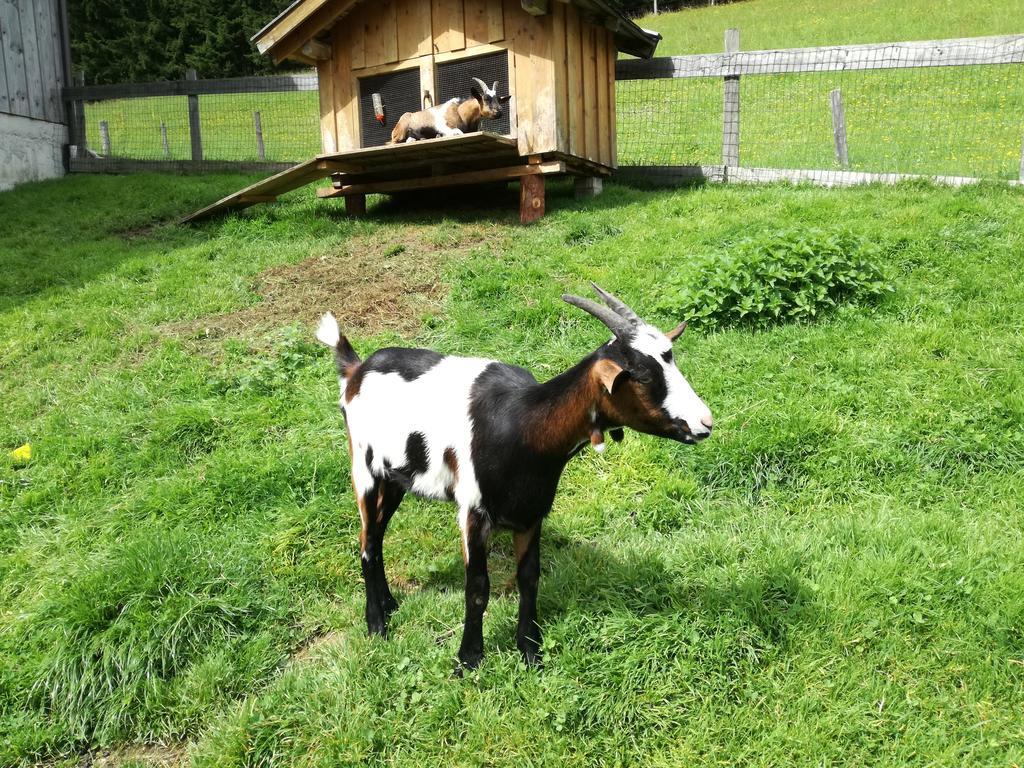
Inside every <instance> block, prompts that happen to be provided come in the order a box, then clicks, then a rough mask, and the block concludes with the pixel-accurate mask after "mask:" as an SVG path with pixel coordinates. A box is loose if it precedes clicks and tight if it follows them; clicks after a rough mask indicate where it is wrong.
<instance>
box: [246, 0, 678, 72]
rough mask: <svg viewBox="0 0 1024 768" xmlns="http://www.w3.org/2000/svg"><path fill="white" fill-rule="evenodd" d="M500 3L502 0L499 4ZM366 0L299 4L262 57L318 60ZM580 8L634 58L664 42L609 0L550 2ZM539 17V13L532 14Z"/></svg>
mask: <svg viewBox="0 0 1024 768" xmlns="http://www.w3.org/2000/svg"><path fill="white" fill-rule="evenodd" d="M496 1H498V2H500V0H496ZM360 2H362V0H295V2H293V3H292V4H291V5H289V6H288V7H287V8H285V9H284V10H283V11H282V12H281V13H279V14H278V15H277V16H276V17H274V19H273V20H271V21H270V22H269V23H268V24H267V25H266V26H265V27H263V29H261V30H260V31H259V32H257V33H256V34H255V35H253V37H252V42H253V43H255V44H256V48H257V49H258V50H259V52H260V53H263V54H266V55H268V56H271V57H272V58H273V59H274V61H275V62H281V61H283V60H284V59H287V58H294V59H299V60H302V61H310V60H315V59H316V58H317V56H316V54H315V52H314V51H315V47H316V42H315V40H316V38H317V36H319V35H321V34H322V33H323V32H325V31H326V30H328V29H330V28H331V27H332V26H333V25H334V24H335V23H337V22H338V21H339V20H340V19H343V18H344V17H345V16H346V15H347V14H348V13H349V12H350V11H351V10H352V9H353V8H354V7H355V6H357V5H359V3H360ZM547 2H552V3H553V2H562V3H567V4H572V5H575V6H577V7H578V8H579V9H580V11H581V12H583V13H584V14H586V16H587V17H589V18H590V19H591V20H592V22H593V23H595V24H600V25H602V26H605V27H607V28H608V29H610V30H612V32H614V34H615V46H616V48H617V49H618V50H619V51H621V52H623V53H628V54H630V55H632V56H639V57H640V58H644V59H648V58H650V57H651V56H653V55H654V49H655V48H656V47H657V45H658V42H659V41H660V40H661V35H659V34H658V33H657V32H651V31H650V30H645V29H641V28H640V27H638V26H637V25H636V24H635V23H634V22H633V21H632V20H631V19H629V18H628V17H627V16H625V15H624V14H623V13H622V12H621V11H619V10H618V9H616V8H615V7H614V6H613V5H612V4H611V3H610V2H608V0H547ZM522 3H523V7H524V9H525V8H529V9H536V8H537V7H538V6H540V7H544V6H545V5H546V2H544V1H543V0H541V2H538V0H522ZM530 12H531V13H536V11H535V10H530Z"/></svg>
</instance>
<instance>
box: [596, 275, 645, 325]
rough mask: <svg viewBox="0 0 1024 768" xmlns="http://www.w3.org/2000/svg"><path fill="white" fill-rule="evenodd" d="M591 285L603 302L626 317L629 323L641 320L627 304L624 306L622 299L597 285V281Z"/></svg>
mask: <svg viewBox="0 0 1024 768" xmlns="http://www.w3.org/2000/svg"><path fill="white" fill-rule="evenodd" d="M591 286H593V288H594V291H595V292H596V293H597V295H598V296H600V297H601V299H602V300H603V301H604V303H605V304H607V305H608V306H609V307H611V308H612V309H614V310H615V311H616V312H617V313H618V314H620V315H621V316H622V317H624V318H626V319H627V320H629V321H630V322H631V323H639V322H641V320H640V318H639V316H638V315H637V313H636V312H634V311H633V310H632V309H630V308H629V307H628V306H626V303H625V302H624V301H622V300H621V299H617V298H616V297H614V296H612V295H611V294H610V293H608V291H606V290H604V289H603V288H601V286H599V285H598V284H597V283H591Z"/></svg>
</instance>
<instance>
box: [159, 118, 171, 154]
mask: <svg viewBox="0 0 1024 768" xmlns="http://www.w3.org/2000/svg"><path fill="white" fill-rule="evenodd" d="M160 143H161V144H163V147H164V158H165V159H166V160H170V159H171V145H170V144H169V143H168V141H167V123H165V122H163V121H162V120H161V121H160Z"/></svg>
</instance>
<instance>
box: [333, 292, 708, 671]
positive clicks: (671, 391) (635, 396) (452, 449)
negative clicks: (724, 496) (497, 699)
mask: <svg viewBox="0 0 1024 768" xmlns="http://www.w3.org/2000/svg"><path fill="white" fill-rule="evenodd" d="M594 290H595V291H597V294H598V296H600V298H601V299H603V300H604V302H605V304H606V305H607V306H603V305H601V304H598V303H597V302H595V301H591V300H590V299H581V298H579V297H577V296H563V297H562V298H563V299H565V301H567V302H569V303H570V304H574V305H575V306H577V307H579V308H580V309H582V310H584V311H586V312H589V313H590V314H591V315H593V316H594V317H596V318H597V319H598V320H600V321H601V322H603V323H604V324H605V325H606V326H608V328H609V329H610V330H611V332H612V333H613V334H614V338H612V339H611V341H609V342H607V343H606V344H602V345H601V346H600V347H598V349H597V350H596V351H595V352H593V353H592V354H590V355H588V356H587V357H586V358H584V359H583V360H582V361H580V362H579V363H578V364H577V365H575V366H574V367H573V368H571V369H569V370H568V371H566V372H565V373H563V374H561V375H559V376H556V377H555V378H553V379H551V380H550V381H546V382H544V383H543V384H539V383H538V382H537V380H536V379H535V378H534V377H533V376H532V375H531V374H530V372H529V371H527V370H525V369H523V368H519V367H516V366H514V365H507V364H505V363H501V362H497V361H495V360H484V359H481V358H467V357H446V356H444V355H440V354H438V353H437V352H432V351H430V350H426V349H400V348H387V349H381V350H378V351H377V352H374V353H373V354H372V355H370V357H368V358H367V359H366V360H365V361H363V362H360V360H359V358H358V357H357V356H356V353H355V351H354V350H353V349H352V345H351V344H349V342H348V340H347V339H346V338H345V337H344V336H342V335H341V333H340V331H339V329H338V322H337V321H336V320H335V319H334V316H333V315H332V314H330V313H327V314H326V315H324V317H323V319H322V320H321V321H320V327H319V328H318V329H317V333H316V337H317V339H319V340H320V341H321V342H323V343H324V344H326V345H327V346H329V347H331V348H332V349H333V350H334V359H335V363H336V365H337V368H338V376H339V380H340V383H341V398H340V401H339V402H340V405H341V410H342V413H344V415H345V420H346V423H347V425H348V441H349V454H350V456H351V459H352V485H353V487H354V489H355V496H356V503H357V505H358V507H359V516H360V519H361V521H362V532H361V533H360V537H359V543H360V548H361V551H362V567H363V579H364V581H365V583H366V624H367V626H368V627H369V631H370V634H379V635H383V634H384V633H385V631H386V621H387V617H388V616H389V615H390V614H391V613H392V612H393V611H394V610H395V609H396V608H397V607H398V603H397V602H396V601H395V598H394V597H393V596H392V594H391V590H390V589H389V588H388V582H387V579H386V577H385V575H384V554H383V549H382V546H383V540H384V533H385V531H386V530H387V526H388V521H390V520H391V516H392V515H393V514H394V512H395V509H397V507H398V505H399V503H400V502H401V501H402V497H403V496H404V495H405V493H406V491H411V492H412V493H414V494H416V495H417V496H425V497H427V498H433V499H445V500H448V501H454V502H455V503H456V504H457V505H458V508H459V512H458V521H459V528H460V529H461V530H462V556H463V560H464V561H465V566H466V596H465V597H466V617H465V625H464V627H463V634H462V645H461V646H460V648H459V662H460V664H461V666H460V667H457V671H461V668H463V667H465V668H470V669H471V668H473V667H476V666H477V665H478V664H479V663H480V660H481V659H482V658H483V616H484V609H485V608H486V607H487V600H488V594H489V591H490V582H489V579H488V575H487V550H488V541H489V539H490V535H491V532H492V531H493V530H494V529H495V528H496V527H503V528H511V529H512V531H513V535H514V538H515V551H516V561H517V563H518V569H517V572H516V580H517V582H518V585H519V627H518V631H517V634H516V645H518V647H519V650H520V651H521V652H522V654H523V659H524V660H525V661H526V663H527V664H533V663H535V662H536V661H537V660H538V658H539V649H540V639H541V636H540V627H539V626H538V625H537V581H538V578H539V576H540V529H541V522H542V521H543V519H544V517H545V516H546V515H547V514H548V512H550V511H551V505H552V502H553V501H554V498H555V490H556V488H557V487H558V480H559V478H560V477H561V475H562V471H563V469H564V468H565V465H566V464H567V463H568V461H569V459H570V458H572V457H573V456H574V455H575V454H576V453H578V452H579V451H580V450H581V449H582V448H583V447H584V446H585V445H586V444H587V443H588V442H589V443H591V444H592V445H593V446H594V447H595V448H596V449H597V450H598V451H601V450H603V449H604V431H605V430H610V433H611V436H612V437H613V439H615V440H621V439H622V428H623V427H630V428H632V429H635V430H638V431H640V432H646V433H647V434H651V435H658V436H660V437H667V438H669V439H672V440H678V441H680V442H683V443H696V442H697V441H699V440H703V439H704V438H705V437H707V436H708V435H710V434H711V424H712V421H711V412H710V411H709V410H708V408H707V406H706V405H704V403H703V401H701V399H700V398H699V397H697V395H696V393H694V391H693V389H692V388H691V387H690V385H689V384H688V383H687V381H686V379H685V378H683V375H682V374H681V373H680V372H679V369H678V368H676V365H675V363H674V362H673V360H672V342H673V341H675V339H676V338H678V336H679V335H680V334H681V333H682V332H683V329H684V327H685V325H686V324H685V323H683V324H682V325H680V326H679V327H677V328H676V329H674V330H672V331H670V332H669V333H667V334H665V333H662V332H661V331H659V330H658V329H657V328H654V327H653V326H651V325H648V324H647V323H645V322H644V321H643V320H641V319H640V318H639V317H637V315H636V313H635V312H633V310H631V309H630V308H629V307H627V306H626V305H625V304H623V303H622V302H621V301H620V300H619V299H617V298H615V297H614V296H612V295H611V294H609V293H606V292H605V291H603V290H601V289H600V288H598V287H597V286H596V285H595V286H594Z"/></svg>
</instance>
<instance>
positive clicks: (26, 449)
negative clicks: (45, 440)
mask: <svg viewBox="0 0 1024 768" xmlns="http://www.w3.org/2000/svg"><path fill="white" fill-rule="evenodd" d="M8 455H9V456H10V457H11V460H12V461H14V463H15V464H28V463H29V462H30V461H31V460H32V446H31V445H30V444H29V443H25V444H24V445H23V446H21V447H20V448H15V449H14V450H13V451H11V452H10V453H9V454H8Z"/></svg>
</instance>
